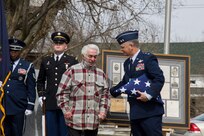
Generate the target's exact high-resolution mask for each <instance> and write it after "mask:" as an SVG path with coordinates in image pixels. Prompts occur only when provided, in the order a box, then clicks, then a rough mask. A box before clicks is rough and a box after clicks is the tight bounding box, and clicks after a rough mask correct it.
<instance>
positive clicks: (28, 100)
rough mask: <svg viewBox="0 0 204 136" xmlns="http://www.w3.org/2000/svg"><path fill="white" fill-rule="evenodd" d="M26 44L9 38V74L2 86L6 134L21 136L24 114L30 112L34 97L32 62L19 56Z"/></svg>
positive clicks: (7, 135) (34, 84) (32, 107)
mask: <svg viewBox="0 0 204 136" xmlns="http://www.w3.org/2000/svg"><path fill="white" fill-rule="evenodd" d="M24 46H26V44H25V43H24V42H23V41H21V40H18V39H9V47H10V58H11V61H12V62H11V75H10V77H9V79H8V81H7V83H6V85H5V87H4V90H5V95H4V101H3V104H4V107H5V111H6V118H5V121H4V128H5V135H6V136H22V135H23V126H24V122H25V120H24V118H25V115H26V116H27V115H30V114H32V111H33V109H34V104H35V99H36V90H35V87H36V79H35V70H34V67H33V64H32V63H30V62H28V61H25V60H24V59H21V58H20V53H21V50H22V49H23V47H24Z"/></svg>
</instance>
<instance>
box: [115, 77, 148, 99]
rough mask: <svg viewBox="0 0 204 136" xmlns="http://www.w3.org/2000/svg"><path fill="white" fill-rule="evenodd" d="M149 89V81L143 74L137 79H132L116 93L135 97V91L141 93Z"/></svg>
mask: <svg viewBox="0 0 204 136" xmlns="http://www.w3.org/2000/svg"><path fill="white" fill-rule="evenodd" d="M150 87H151V81H150V80H149V79H148V78H147V76H146V75H145V74H144V75H142V76H140V77H138V78H132V79H130V81H129V82H128V83H126V84H125V85H124V86H121V87H120V88H119V89H117V90H116V92H120V93H125V94H128V95H131V96H137V95H138V94H137V90H139V91H141V92H148V90H150Z"/></svg>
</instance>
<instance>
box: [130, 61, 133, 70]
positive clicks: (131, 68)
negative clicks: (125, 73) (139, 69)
mask: <svg viewBox="0 0 204 136" xmlns="http://www.w3.org/2000/svg"><path fill="white" fill-rule="evenodd" d="M130 71H131V72H133V60H132V59H130Z"/></svg>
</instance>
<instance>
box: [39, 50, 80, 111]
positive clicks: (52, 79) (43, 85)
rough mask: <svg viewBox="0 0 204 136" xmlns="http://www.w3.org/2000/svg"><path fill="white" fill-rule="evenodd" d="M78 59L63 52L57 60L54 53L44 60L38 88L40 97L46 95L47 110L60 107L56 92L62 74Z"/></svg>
mask: <svg viewBox="0 0 204 136" xmlns="http://www.w3.org/2000/svg"><path fill="white" fill-rule="evenodd" d="M77 63H78V61H77V60H76V59H75V58H74V57H72V56H69V55H67V54H63V56H62V57H61V59H60V60H59V61H58V62H56V61H55V59H54V54H52V55H51V56H47V57H45V58H44V59H43V60H42V63H41V66H40V71H39V75H38V80H37V90H38V95H39V97H41V96H45V97H46V110H56V109H59V107H58V106H57V100H56V93H57V89H58V85H59V82H60V80H61V77H62V74H63V73H64V72H65V71H66V70H67V69H68V67H70V66H72V65H74V64H77Z"/></svg>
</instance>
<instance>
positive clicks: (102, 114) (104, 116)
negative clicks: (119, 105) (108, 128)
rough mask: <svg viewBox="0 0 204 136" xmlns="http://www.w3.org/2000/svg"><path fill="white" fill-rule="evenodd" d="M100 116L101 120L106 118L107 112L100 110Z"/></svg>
mask: <svg viewBox="0 0 204 136" xmlns="http://www.w3.org/2000/svg"><path fill="white" fill-rule="evenodd" d="M98 117H99V120H100V121H102V120H104V119H105V118H106V114H105V113H104V112H100V113H99V114H98Z"/></svg>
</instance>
